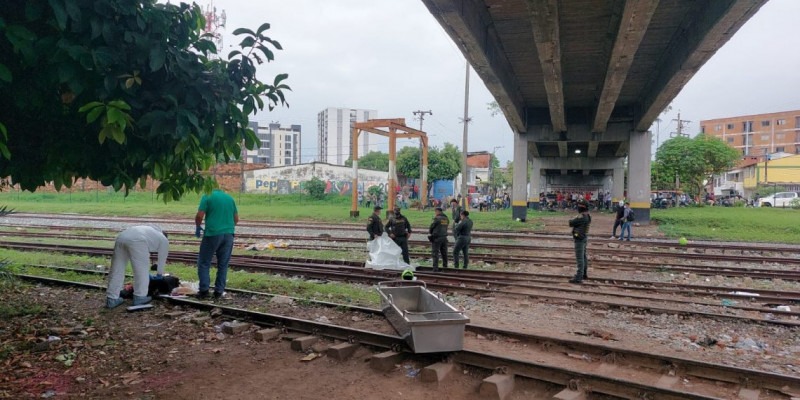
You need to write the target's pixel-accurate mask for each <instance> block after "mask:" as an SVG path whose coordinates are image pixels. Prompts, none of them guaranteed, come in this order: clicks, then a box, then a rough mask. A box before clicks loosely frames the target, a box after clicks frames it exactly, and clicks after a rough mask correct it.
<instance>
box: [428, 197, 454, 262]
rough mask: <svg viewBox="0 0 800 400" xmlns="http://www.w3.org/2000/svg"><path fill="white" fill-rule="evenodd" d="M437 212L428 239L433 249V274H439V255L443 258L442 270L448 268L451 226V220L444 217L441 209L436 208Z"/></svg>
mask: <svg viewBox="0 0 800 400" xmlns="http://www.w3.org/2000/svg"><path fill="white" fill-rule="evenodd" d="M435 212H436V216H434V217H433V221H432V222H431V226H430V227H429V228H428V233H429V235H428V239H430V241H431V247H432V249H431V250H432V256H433V272H439V255H441V256H442V268H447V227H448V226H449V225H450V220H449V219H447V215H444V213H443V212H442V208H441V207H436V208H435Z"/></svg>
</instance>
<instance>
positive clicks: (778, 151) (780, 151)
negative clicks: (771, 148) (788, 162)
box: [775, 147, 786, 153]
mask: <svg viewBox="0 0 800 400" xmlns="http://www.w3.org/2000/svg"><path fill="white" fill-rule="evenodd" d="M784 151H786V147H776V148H775V152H777V153H783V152H784Z"/></svg>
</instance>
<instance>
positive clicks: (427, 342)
mask: <svg viewBox="0 0 800 400" xmlns="http://www.w3.org/2000/svg"><path fill="white" fill-rule="evenodd" d="M378 293H379V294H380V296H381V309H382V310H383V314H384V315H385V316H386V318H387V319H388V320H389V323H391V324H392V326H393V327H394V329H395V330H397V333H399V334H400V336H402V337H403V338H404V339H405V340H406V342H408V345H409V346H410V347H411V350H413V351H414V352H415V353H439V352H448V351H459V350H461V349H463V348H464V327H465V326H466V324H467V323H468V322H469V318H468V317H467V316H466V315H464V313H463V312H461V311H458V310H456V309H455V308H454V307H453V306H451V305H450V304H447V303H446V302H445V301H444V298H443V296H442V295H441V293H437V294H434V293H433V292H431V291H429V290H428V289H427V286H426V285H425V282H422V281H388V282H380V283H378Z"/></svg>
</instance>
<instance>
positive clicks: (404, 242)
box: [392, 236, 411, 264]
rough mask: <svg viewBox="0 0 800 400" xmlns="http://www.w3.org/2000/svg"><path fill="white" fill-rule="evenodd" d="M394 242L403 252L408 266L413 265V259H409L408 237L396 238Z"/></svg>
mask: <svg viewBox="0 0 800 400" xmlns="http://www.w3.org/2000/svg"><path fill="white" fill-rule="evenodd" d="M392 240H394V243H395V244H397V245H398V246H400V249H401V250H403V261H405V262H406V264H411V259H410V258H408V237H407V236H395V237H394V238H393V239H392Z"/></svg>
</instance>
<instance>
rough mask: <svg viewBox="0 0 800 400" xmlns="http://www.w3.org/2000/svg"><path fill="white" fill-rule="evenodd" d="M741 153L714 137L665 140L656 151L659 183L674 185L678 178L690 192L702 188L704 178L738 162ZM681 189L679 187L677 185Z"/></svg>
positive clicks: (711, 176) (710, 177) (712, 175)
mask: <svg viewBox="0 0 800 400" xmlns="http://www.w3.org/2000/svg"><path fill="white" fill-rule="evenodd" d="M739 158H740V154H739V152H738V151H737V150H736V149H734V148H732V147H730V146H728V145H727V144H726V143H725V142H723V141H722V140H720V139H717V138H715V137H713V136H707V135H705V134H702V133H701V134H699V135H697V136H696V137H695V138H694V139H690V138H687V137H676V138H673V139H670V140H667V141H666V142H664V144H662V145H661V147H660V148H659V149H658V152H656V160H655V163H654V164H655V169H654V170H653V173H652V175H655V176H657V178H656V179H657V181H656V184H657V185H659V186H663V187H669V186H670V182H672V187H675V186H676V185H675V182H676V178H677V181H678V182H679V184H680V185H685V186H686V187H687V188H688V189H689V190H688V192H690V193H691V194H694V195H696V194H699V193H701V192H702V191H703V186H704V181H707V182H710V181H711V180H712V179H713V177H714V175H717V174H720V173H722V172H724V171H727V170H728V169H730V168H732V167H733V166H734V165H736V162H737V161H738V160H739ZM675 189H678V187H675Z"/></svg>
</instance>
